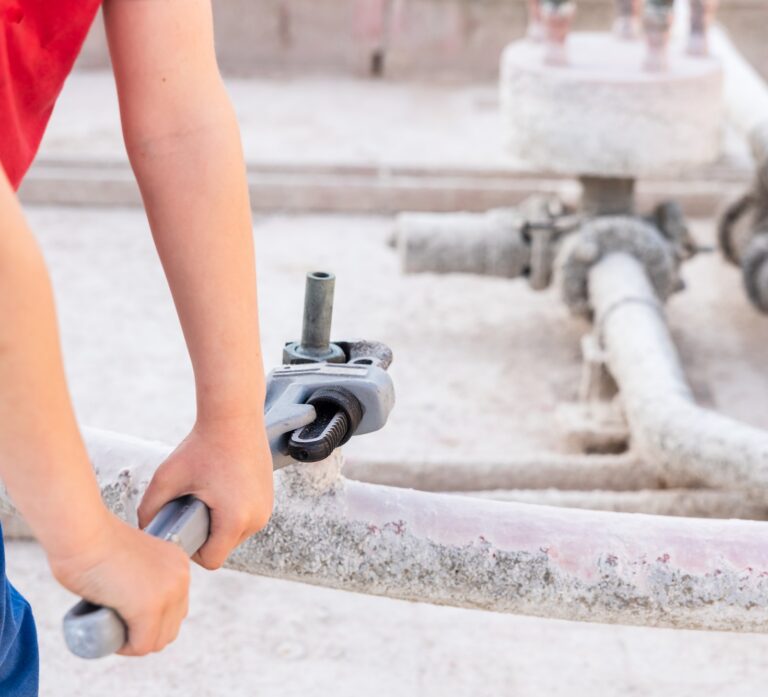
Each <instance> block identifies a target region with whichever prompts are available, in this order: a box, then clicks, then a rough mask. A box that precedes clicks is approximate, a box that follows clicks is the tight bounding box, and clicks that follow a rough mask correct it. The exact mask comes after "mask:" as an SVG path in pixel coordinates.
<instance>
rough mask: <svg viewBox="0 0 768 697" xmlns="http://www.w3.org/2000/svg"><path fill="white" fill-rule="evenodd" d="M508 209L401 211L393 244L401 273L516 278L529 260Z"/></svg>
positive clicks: (517, 217)
mask: <svg viewBox="0 0 768 697" xmlns="http://www.w3.org/2000/svg"><path fill="white" fill-rule="evenodd" d="M522 222H523V221H522V217H521V213H520V212H518V211H516V210H514V209H506V210H505V209H500V210H492V211H489V212H487V213H482V214H478V213H443V214H439V213H402V214H400V215H399V216H398V217H397V222H396V224H395V228H396V229H395V244H396V246H397V248H398V252H399V256H400V264H401V268H402V270H403V272H404V273H438V274H448V273H469V274H481V275H489V276H502V277H504V278H516V277H518V276H521V275H523V274H524V273H525V272H526V269H527V268H528V266H529V263H530V250H529V248H528V245H527V244H526V242H525V240H524V238H523V234H522V232H521V226H522Z"/></svg>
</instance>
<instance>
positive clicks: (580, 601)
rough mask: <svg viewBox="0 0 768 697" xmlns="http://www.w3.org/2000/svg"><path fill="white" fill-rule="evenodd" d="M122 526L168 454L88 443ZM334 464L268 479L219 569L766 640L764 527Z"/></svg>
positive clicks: (140, 445) (134, 444)
mask: <svg viewBox="0 0 768 697" xmlns="http://www.w3.org/2000/svg"><path fill="white" fill-rule="evenodd" d="M86 440H87V442H88V446H89V452H90V455H91V458H92V459H93V462H94V465H95V467H96V470H97V472H98V474H99V479H100V482H101V486H102V492H103V494H104V498H105V500H106V502H107V503H108V504H109V505H110V506H111V507H112V508H113V509H116V510H118V511H120V512H121V513H122V514H123V515H125V516H126V517H127V518H129V519H130V518H131V517H132V516H135V511H133V510H132V508H133V506H135V504H136V503H137V498H138V497H139V496H140V495H141V492H142V491H143V488H144V487H145V485H146V482H147V481H148V478H149V477H150V476H151V473H152V472H153V471H154V469H155V468H156V467H157V466H158V464H159V463H160V462H161V461H162V460H163V458H164V457H166V456H167V455H168V453H169V452H170V448H168V447H166V446H163V445H160V444H148V443H144V442H142V441H139V440H136V439H130V438H125V437H122V436H112V435H109V434H103V433H94V432H88V433H87V434H86ZM339 466H340V464H339V461H338V458H337V457H336V456H335V457H333V458H331V459H330V460H327V461H325V462H323V463H317V464H315V465H299V466H292V467H288V468H286V469H284V470H282V471H280V472H278V473H276V475H275V492H276V498H275V510H274V514H273V516H272V520H271V522H270V523H269V525H268V526H267V527H266V528H265V529H264V530H263V531H262V532H261V533H259V534H257V535H254V536H253V537H251V538H250V539H249V540H247V541H246V542H245V543H244V544H243V545H241V546H240V547H239V548H238V549H237V550H236V551H235V552H234V553H233V554H232V556H231V557H230V559H229V561H228V562H227V564H228V566H230V567H231V568H233V569H237V570H240V571H244V572H247V573H253V574H260V575H267V576H274V577H278V578H285V579H291V580H295V581H301V582H304V583H311V584H314V585H320V586H327V587H331V588H339V589H344V590H349V591H357V592H361V593H368V594H371V595H382V596H388V597H392V598H400V599H405V600H414V601H424V602H430V603H436V604H441V605H454V606H458V607H468V608H477V609H485V610H495V611H500V612H510V613H518V614H526V615H537V616H543V617H553V618H560V619H568V620H584V621H591V622H609V623H622V624H635V625H649V626H663V627H679V628H689V629H690V628H692V629H715V630H733V631H745V632H746V631H750V632H763V631H767V630H768V544H766V542H765V541H766V538H767V537H768V525H766V524H763V523H757V522H752V521H711V520H701V519H682V518H664V517H656V516H644V515H630V514H619V513H602V512H596V511H579V510H569V509H563V508H551V507H546V506H530V505H524V504H514V503H500V502H494V501H481V500H477V499H468V498H462V497H457V496H451V495H447V494H430V493H424V492H418V491H412V490H405V489H393V488H389V487H383V486H376V485H371V484H364V483H360V482H352V481H348V480H346V479H343V478H341V477H340V476H339Z"/></svg>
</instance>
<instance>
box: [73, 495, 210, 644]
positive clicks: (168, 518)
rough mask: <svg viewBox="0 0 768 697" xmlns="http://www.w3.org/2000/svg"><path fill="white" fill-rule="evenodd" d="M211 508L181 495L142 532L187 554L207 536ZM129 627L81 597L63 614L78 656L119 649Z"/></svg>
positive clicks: (191, 552) (166, 506)
mask: <svg viewBox="0 0 768 697" xmlns="http://www.w3.org/2000/svg"><path fill="white" fill-rule="evenodd" d="M209 529H210V511H209V510H208V506H206V505H205V504H204V503H203V502H202V501H201V500H200V499H197V498H195V497H194V496H191V495H188V496H182V497H181V498H178V499H174V500H173V501H171V502H170V503H167V504H165V506H163V507H162V508H161V509H160V512H159V513H158V514H157V515H156V516H155V517H154V518H153V519H152V522H151V523H150V524H149V525H147V527H146V528H145V530H144V531H145V532H147V533H149V534H150V535H152V536H153V537H158V538H160V539H161V540H167V541H168V542H172V543H173V544H175V545H178V546H179V547H181V548H182V549H183V550H184V551H185V552H186V553H187V554H188V555H189V556H190V557H191V556H192V555H193V554H194V553H195V552H197V550H198V549H200V548H201V547H202V546H203V544H204V543H205V541H206V540H207V539H208V532H209ZM127 639H128V628H127V626H126V624H125V622H124V621H123V619H122V618H121V617H120V615H118V614H117V612H115V610H113V609H112V608H109V607H103V606H101V605H94V604H93V603H90V602H88V601H87V600H81V601H80V602H79V603H77V605H75V606H74V607H73V608H72V609H71V610H70V611H69V612H68V613H67V614H66V615H65V616H64V640H65V641H66V642H67V646H68V647H69V650H70V651H71V652H72V653H73V654H75V655H76V656H80V657H81V658H103V657H104V656H109V655H110V654H113V653H115V651H118V650H119V649H121V648H122V647H123V646H124V645H125V642H126V641H127Z"/></svg>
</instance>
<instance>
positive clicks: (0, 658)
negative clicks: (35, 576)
mask: <svg viewBox="0 0 768 697" xmlns="http://www.w3.org/2000/svg"><path fill="white" fill-rule="evenodd" d="M38 678H39V654H38V649H37V630H36V629H35V620H34V618H33V617H32V609H31V608H30V607H29V603H28V602H27V601H26V600H25V599H24V598H23V597H22V596H21V594H20V593H19V592H18V591H17V590H16V589H15V588H14V587H13V586H12V585H11V583H10V581H9V580H8V579H7V577H6V575H5V547H4V545H3V542H2V528H0V696H1V697H37V689H38Z"/></svg>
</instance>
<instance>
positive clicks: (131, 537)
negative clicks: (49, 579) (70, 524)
mask: <svg viewBox="0 0 768 697" xmlns="http://www.w3.org/2000/svg"><path fill="white" fill-rule="evenodd" d="M104 514H105V515H104V520H103V521H102V522H101V523H100V525H99V526H98V527H97V529H98V531H99V532H98V534H97V535H96V537H95V538H94V539H90V540H88V541H87V543H86V544H83V545H82V549H80V550H77V551H73V550H68V551H67V552H66V555H61V554H57V551H56V550H49V551H48V561H49V564H50V566H51V571H53V575H54V576H55V577H56V580H57V581H59V583H61V585H63V586H64V587H65V588H67V589H69V590H70V591H72V592H73V593H76V594H77V595H79V596H81V597H83V598H85V599H86V600H90V601H91V602H93V603H97V604H99V605H104V606H106V607H111V608H113V609H115V610H116V611H117V612H118V613H119V615H120V617H122V618H123V620H124V621H125V623H126V624H127V626H128V643H127V644H126V645H125V646H124V647H123V648H122V649H121V650H120V651H118V653H120V654H122V655H124V656H143V655H145V654H148V653H150V652H153V651H160V650H161V649H163V648H164V647H165V646H166V645H167V644H170V643H171V642H172V641H173V640H174V639H175V638H176V635H177V634H178V633H179V627H180V626H181V622H182V620H183V619H184V618H185V617H186V615H187V610H188V607H189V559H188V558H187V555H186V554H185V553H184V552H183V551H182V550H181V549H180V548H179V547H177V546H176V545H173V544H171V543H170V542H164V541H163V540H158V539H157V538H155V537H151V536H150V535H147V534H146V533H144V532H141V531H140V530H136V529H135V528H132V527H130V526H129V525H127V524H126V523H124V522H123V521H121V520H120V519H119V518H117V517H116V516H114V515H112V514H111V513H109V512H108V511H107V510H106V509H104Z"/></svg>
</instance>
